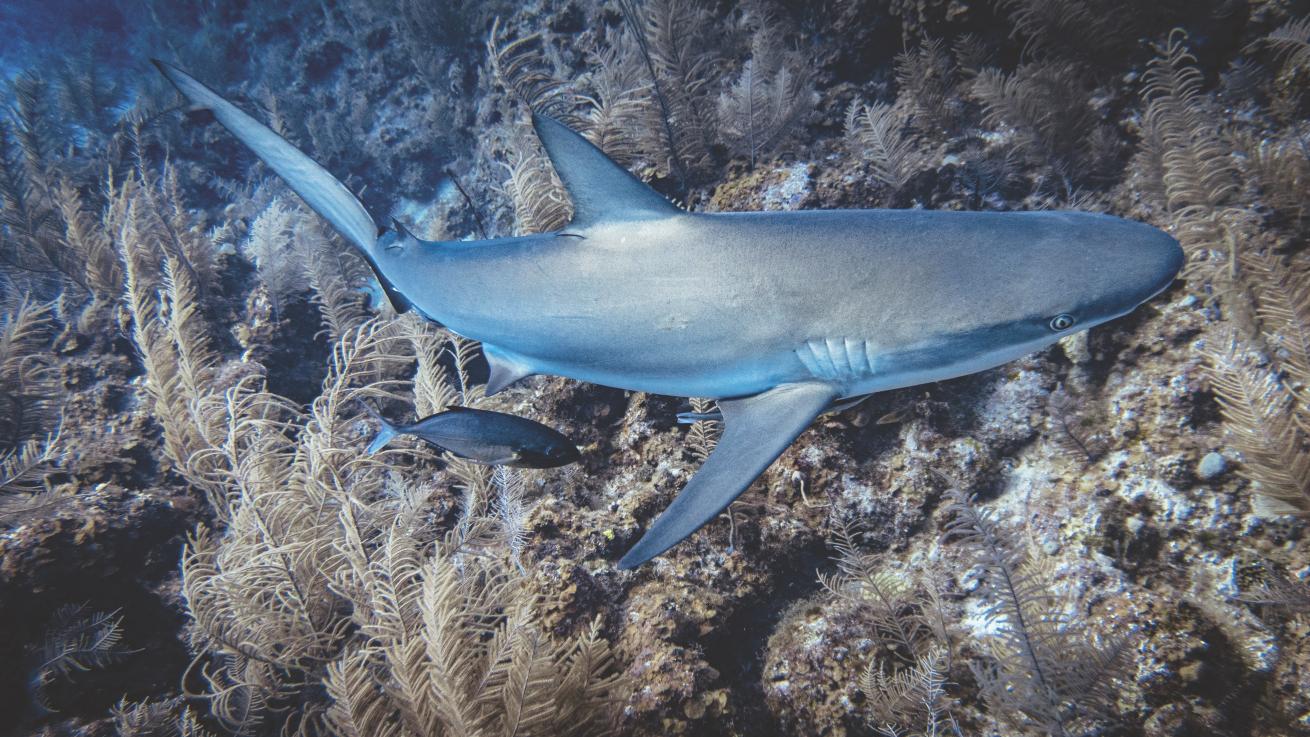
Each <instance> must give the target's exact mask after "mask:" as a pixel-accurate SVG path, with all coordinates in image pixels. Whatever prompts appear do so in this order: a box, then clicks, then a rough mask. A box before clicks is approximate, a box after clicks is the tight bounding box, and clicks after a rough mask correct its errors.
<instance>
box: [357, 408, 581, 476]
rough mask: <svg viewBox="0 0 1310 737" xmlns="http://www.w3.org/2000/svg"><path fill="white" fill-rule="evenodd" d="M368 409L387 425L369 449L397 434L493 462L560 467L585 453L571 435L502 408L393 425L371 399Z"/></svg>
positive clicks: (456, 412)
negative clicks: (510, 413) (371, 405)
mask: <svg viewBox="0 0 1310 737" xmlns="http://www.w3.org/2000/svg"><path fill="white" fill-rule="evenodd" d="M364 409H366V410H368V413H369V414H370V415H371V416H372V417H373V419H375V420H377V421H378V423H380V424H381V425H382V429H381V430H380V431H379V432H378V436H377V437H376V438H374V439H373V442H372V443H370V444H369V446H368V452H369V453H370V454H372V453H376V452H378V451H379V450H381V449H382V447H383V446H385V445H386V444H387V443H389V442H391V439H392V438H394V437H396V436H397V435H413V436H415V437H418V438H421V439H423V440H424V441H426V442H428V443H431V444H432V445H435V446H437V447H438V448H441V449H442V450H447V451H450V452H451V453H454V454H455V455H457V456H459V457H460V458H467V459H469V460H470V461H475V462H477V463H485V464H487V465H489V466H517V467H519V468H555V467H557V466H567V465H568V464H570V463H576V462H577V460H578V459H579V458H580V457H581V454H580V453H579V452H578V449H577V447H576V446H575V445H573V443H572V442H570V441H569V439H568V438H567V437H565V436H563V435H561V434H560V433H558V432H556V431H554V430H552V429H550V428H549V427H546V426H545V425H543V424H541V423H540V422H533V421H532V420H528V419H525V418H522V417H518V416H515V415H507V414H505V413H503V412H490V411H488V410H483V409H469V408H468V407H451V408H450V409H448V410H446V411H445V412H441V413H439V414H435V415H432V416H431V417H424V418H423V419H421V420H419V421H418V422H415V423H413V424H412V425H393V424H391V423H390V422H388V421H387V419H386V418H385V417H383V416H382V415H380V414H378V413H377V411H376V410H374V409H373V408H372V407H370V406H368V405H364Z"/></svg>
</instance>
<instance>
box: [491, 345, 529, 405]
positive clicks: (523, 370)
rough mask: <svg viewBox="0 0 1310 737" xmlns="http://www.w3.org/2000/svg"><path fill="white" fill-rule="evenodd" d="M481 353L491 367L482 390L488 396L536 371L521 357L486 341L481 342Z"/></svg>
mask: <svg viewBox="0 0 1310 737" xmlns="http://www.w3.org/2000/svg"><path fill="white" fill-rule="evenodd" d="M482 355H484V356H486V357H487V365H488V366H490V367H491V375H490V376H488V377H487V386H486V389H485V390H484V393H485V394H486V396H488V397H490V396H493V395H495V394H499V393H500V392H502V391H504V389H505V388H506V387H508V386H509V385H510V384H513V383H514V382H516V381H518V380H519V379H526V378H527V377H529V376H532V375H533V374H535V373H537V371H536V369H534V368H532V366H529V365H528V363H527V362H526V361H524V360H523V359H520V358H517V357H515V356H512V355H510V354H508V353H505V352H504V351H502V350H500V349H499V348H496V347H495V346H489V345H487V344H486V343H483V344H482Z"/></svg>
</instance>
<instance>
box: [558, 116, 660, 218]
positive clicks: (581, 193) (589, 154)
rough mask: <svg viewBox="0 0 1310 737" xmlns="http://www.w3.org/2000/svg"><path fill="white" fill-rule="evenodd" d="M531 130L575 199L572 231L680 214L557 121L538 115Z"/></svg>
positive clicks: (642, 183) (643, 184) (638, 180)
mask: <svg viewBox="0 0 1310 737" xmlns="http://www.w3.org/2000/svg"><path fill="white" fill-rule="evenodd" d="M532 126H533V127H534V128H536V130H537V136H538V137H539V138H541V143H542V145H543V146H545V147H546V154H547V155H548V156H550V161H551V163H552V164H554V165H555V171H556V172H557V173H558V174H559V178H560V180H561V181H562V182H564V187H565V188H566V189H568V191H569V197H570V198H571V199H572V200H573V222H572V225H573V227H585V226H588V225H594V224H596V223H601V222H615V221H622V220H646V219H650V218H660V217H668V216H669V215H676V214H678V213H679V212H681V210H679V209H678V208H677V207H676V206H674V204H673V203H672V202H669V201H668V200H666V199H665V198H664V196H663V195H661V194H660V193H659V192H656V191H655V190H653V189H651V188H650V187H648V186H646V184H645V183H644V182H642V181H641V180H640V179H638V178H636V177H634V176H633V175H632V174H630V173H628V171H627V170H626V169H624V168H623V167H621V166H619V165H618V164H615V163H614V162H613V161H611V160H610V158H609V157H608V156H606V155H605V154H604V153H603V152H602V151H601V150H600V149H598V148H596V147H595V146H594V145H592V143H591V142H590V141H588V140H587V139H585V138H583V137H582V136H580V135H578V134H577V133H575V132H574V131H573V130H572V129H571V128H569V127H568V126H566V125H564V124H563V123H561V122H559V121H558V120H555V119H554V118H549V117H546V116H545V115H541V114H540V113H535V114H533V116H532Z"/></svg>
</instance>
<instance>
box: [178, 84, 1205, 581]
mask: <svg viewBox="0 0 1310 737" xmlns="http://www.w3.org/2000/svg"><path fill="white" fill-rule="evenodd" d="M159 66H160V69H161V71H163V73H164V74H165V76H167V77H168V78H169V79H170V80H172V81H173V83H174V84H175V85H176V86H177V87H178V89H179V90H181V92H182V94H183V95H184V96H186V97H187V98H189V99H190V100H191V102H192V103H193V104H195V105H198V106H202V107H206V108H209V109H211V110H213V111H214V114H215V116H216V117H217V118H218V120H219V122H220V123H222V124H223V125H224V126H226V127H227V128H228V129H229V130H230V131H231V132H232V133H233V134H234V135H235V136H236V137H237V138H239V139H240V140H241V141H242V142H244V143H245V144H246V145H247V146H249V147H250V148H251V149H252V150H253V151H254V152H255V154H256V155H258V156H259V157H260V158H261V159H263V160H264V161H265V162H267V163H269V165H270V167H271V168H273V169H274V171H276V172H277V173H278V174H280V175H281V176H282V177H283V178H284V179H286V180H287V182H288V183H289V184H290V185H291V187H292V188H293V189H295V190H296V191H297V192H298V193H300V194H301V196H302V197H304V199H305V200H306V202H307V203H308V204H309V205H310V206H311V207H313V208H314V209H315V210H316V211H318V212H319V213H320V214H321V215H323V216H324V217H325V218H326V219H328V220H329V221H330V222H331V223H332V224H333V225H334V226H336V228H337V229H338V230H339V231H340V232H341V233H342V234H343V235H345V236H346V237H347V238H348V239H349V240H351V242H352V243H354V244H355V246H356V247H357V248H359V249H360V251H361V253H363V254H364V256H365V257H366V258H367V259H368V260H369V262H370V263H371V264H372V265H373V267H374V268H375V270H376V271H377V273H378V276H379V279H380V281H381V282H382V283H383V285H384V287H385V288H386V289H387V291H388V294H390V295H392V298H393V300H395V301H396V303H397V305H398V306H399V307H409V308H412V309H415V310H417V311H418V312H419V313H420V314H422V315H424V316H425V317H427V318H429V319H431V320H435V321H439V322H440V323H442V324H444V325H446V326H447V327H448V328H450V329H451V330H453V331H455V332H457V333H459V334H460V335H463V336H466V337H469V338H474V339H477V340H480V341H482V343H483V350H484V352H485V354H486V355H487V358H488V360H489V362H490V363H491V366H492V376H491V380H490V381H489V383H488V386H487V392H488V393H489V394H491V393H494V392H497V391H499V390H501V389H503V388H505V386H507V385H509V384H510V383H512V382H514V381H516V380H517V379H520V378H522V377H524V376H529V375H532V374H555V375H560V376H565V377H569V378H572V379H577V380H581V381H589V382H594V383H597V384H603V385H606V386H612V387H618V388H621V389H630V390H637V391H646V392H653V393H658V394H668V395H675V396H695V397H711V398H716V399H718V400H719V407H720V409H721V410H722V413H723V419H724V423H725V429H724V433H723V436H722V438H721V439H720V440H719V443H718V446H717V448H716V449H715V451H714V453H713V454H711V456H710V458H709V459H708V460H707V461H706V462H705V464H704V465H703V466H702V467H701V469H700V471H699V472H698V473H697V474H696V475H695V476H694V477H693V478H692V479H691V481H689V482H688V484H687V486H686V487H685V488H684V489H683V491H682V492H681V493H680V494H679V495H678V496H677V498H676V499H674V501H673V503H672V504H670V505H669V507H668V509H666V510H665V511H664V513H663V514H662V515H660V517H659V518H658V519H656V520H655V522H654V523H653V524H652V525H651V527H650V529H649V530H648V531H647V532H646V534H645V535H644V536H643V537H642V538H641V540H639V541H638V542H637V544H636V545H635V546H634V547H633V548H632V549H631V550H629V551H628V552H627V554H626V555H624V557H623V559H622V560H621V561H620V562H619V565H620V567H622V568H632V567H634V566H637V565H640V564H641V563H644V562H646V561H648V560H650V559H651V558H653V557H655V556H657V555H659V554H660V553H662V552H664V551H665V550H667V549H669V548H670V547H672V546H673V545H675V544H676V543H678V542H679V541H681V540H682V539H684V538H686V537H687V536H688V535H690V534H691V533H693V532H695V531H696V530H697V529H699V528H700V527H701V526H702V525H704V524H705V523H706V522H708V521H709V520H711V519H713V518H714V517H715V516H716V515H717V514H718V513H719V512H721V511H722V510H723V509H724V508H725V507H726V506H727V505H728V504H729V503H731V502H732V500H733V499H735V498H736V497H737V496H738V495H739V494H741V493H742V492H743V491H745V490H746V488H747V487H748V486H749V485H750V484H751V482H752V481H754V480H755V478H756V477H757V476H758V475H759V474H761V473H762V472H763V471H764V470H765V469H766V468H767V467H768V466H769V464H771V463H772V462H773V461H774V459H775V458H777V456H778V455H780V454H781V453H782V451H784V450H785V449H786V448H787V446H788V445H790V444H791V442H792V441H793V440H794V439H795V438H796V436H797V435H799V434H800V433H801V432H802V431H803V430H804V429H805V428H806V427H808V426H809V424H810V422H811V421H812V420H813V419H814V417H816V416H817V415H818V414H820V413H822V412H824V411H825V410H827V409H828V408H830V407H831V406H832V405H833V404H834V403H836V402H840V401H842V400H847V399H851V398H856V397H860V396H863V395H866V394H869V393H872V392H878V391H885V390H888V389H896V388H899V387H905V386H912V385H915V384H922V383H926V382H932V381H940V380H943V379H950V378H953V377H957V376H962V375H965V374H970V373H974V372H977V371H982V370H984V369H988V368H992V367H994V366H998V365H1000V364H1003V363H1005V362H1007V361H1010V360H1012V359H1015V358H1018V357H1020V356H1023V355H1025V354H1028V353H1031V352H1033V351H1036V350H1039V349H1041V348H1043V347H1045V346H1048V345H1050V344H1052V343H1054V342H1055V341H1056V340H1058V339H1059V338H1061V337H1063V336H1065V335H1069V334H1071V333H1075V332H1078V331H1080V330H1085V329H1087V328H1090V327H1092V326H1095V325H1099V324H1101V323H1103V322H1106V321H1108V320H1113V319H1114V318H1116V317H1120V316H1122V315H1125V314H1127V313H1129V312H1131V311H1132V310H1133V309H1135V308H1136V307H1137V306H1138V305H1140V304H1141V303H1143V302H1145V301H1146V300H1148V299H1150V298H1151V297H1152V296H1154V295H1155V294H1157V293H1159V292H1160V291H1162V290H1164V289H1165V288H1166V287H1168V286H1169V284H1170V283H1172V281H1173V279H1174V276H1175V274H1177V272H1178V270H1179V268H1180V267H1181V266H1182V263H1183V253H1182V249H1181V248H1179V246H1178V244H1177V242H1176V241H1175V240H1174V239H1173V238H1171V237H1170V236H1169V235H1168V234H1166V233H1164V232H1163V231H1160V230H1158V229H1156V228H1153V227H1150V226H1147V225H1144V224H1140V223H1136V222H1132V221H1128V220H1124V219H1121V218H1117V217H1111V216H1108V215H1097V214H1088V213H1075V212H1025V213H991V212H950V211H924V210H820V211H803V212H760V213H733V214H693V213H688V212H684V211H682V210H679V209H677V208H675V207H674V206H672V205H671V204H669V203H668V202H667V201H666V200H665V199H664V198H663V197H661V196H660V195H659V194H658V193H656V192H654V191H653V190H651V189H650V188H649V187H647V186H646V185H645V184H643V183H642V182H641V181H640V180H638V179H636V178H635V177H633V176H632V175H631V174H629V173H628V172H626V171H624V170H623V169H622V168H621V167H619V166H617V165H616V164H614V163H613V162H612V161H610V160H609V159H608V158H606V157H605V155H604V154H603V153H601V152H600V151H599V150H598V149H596V148H595V147H594V146H592V145H591V144H590V143H589V142H587V141H586V140H585V139H584V138H582V137H581V136H579V135H577V134H576V133H574V132H573V131H571V130H570V129H568V128H567V127H566V126H564V125H563V124H561V123H559V122H557V121H555V120H552V119H550V118H546V117H543V116H540V115H537V116H534V118H533V122H534V125H535V127H536V130H537V133H538V135H539V136H540V138H541V140H542V143H543V144H544V146H545V148H546V151H547V153H548V154H549V155H550V158H551V160H552V162H553V163H554V164H555V167H556V170H557V172H558V173H559V175H560V178H561V180H562V181H563V182H564V184H565V186H566V187H567V189H568V191H569V194H570V196H571V197H572V199H573V202H574V209H575V216H574V219H573V222H572V223H570V224H569V226H568V227H566V228H565V229H564V230H562V231H559V232H555V233H543V234H539V235H530V236H523V237H514V238H497V239H491V240H483V241H474V242H426V241H420V240H418V239H416V238H414V237H413V236H412V235H410V234H408V233H406V232H404V231H403V230H400V229H398V230H393V231H387V232H385V233H383V234H381V235H380V236H379V235H377V230H376V228H374V227H373V225H372V219H371V218H369V216H368V214H367V212H366V211H365V210H364V208H363V206H362V205H360V203H359V202H358V200H356V199H355V198H354V196H353V195H350V193H349V192H348V191H347V190H346V189H345V187H344V186H342V185H341V184H340V183H339V182H337V181H336V180H335V179H334V178H332V177H331V175H330V174H328V173H327V172H326V171H324V170H323V169H322V168H321V167H319V166H318V165H317V164H314V163H313V162H312V161H310V160H309V159H308V157H305V156H304V154H301V153H300V152H299V151H297V150H296V149H294V148H293V147H292V146H291V145H290V144H289V143H287V142H286V141H283V140H282V139H280V138H277V136H276V135H275V134H273V133H272V131H269V130H268V129H267V128H265V127H264V126H263V125H261V124H260V123H258V122H257V121H255V120H254V119H253V118H250V116H248V115H246V114H245V113H243V112H241V111H240V110H238V109H237V108H236V107H234V106H232V105H231V104H230V103H228V102H226V101H225V100H223V99H222V98H221V97H219V96H218V95H217V94H215V93H214V92H212V91H211V90H209V89H208V88H206V87H204V86H203V85H202V84H200V83H199V82H197V81H196V80H194V79H192V78H191V77H189V76H187V75H186V74H185V73H183V72H181V71H179V70H177V69H175V68H172V67H169V66H167V65H163V64H160V65H159ZM270 137H271V138H270Z"/></svg>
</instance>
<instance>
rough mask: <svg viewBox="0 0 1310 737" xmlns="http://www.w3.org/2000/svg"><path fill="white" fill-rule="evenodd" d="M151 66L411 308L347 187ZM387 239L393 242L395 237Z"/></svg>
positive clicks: (190, 81) (186, 82) (229, 109)
mask: <svg viewBox="0 0 1310 737" xmlns="http://www.w3.org/2000/svg"><path fill="white" fill-rule="evenodd" d="M151 62H153V63H154V65H155V66H156V67H157V68H158V69H159V71H160V73H162V74H163V75H164V77H166V78H167V79H168V81H169V82H172V83H173V86H174V87H176V88H177V91H178V92H180V93H182V96H183V97H185V98H186V99H187V101H189V102H190V103H191V104H192V105H194V106H196V107H197V108H201V109H204V110H208V111H210V112H212V113H213V114H214V117H215V118H217V119H218V122H219V123H221V124H222V125H223V127H224V128H227V129H228V131H230V132H231V133H232V135H234V136H236V138H237V140H239V141H241V142H242V143H244V144H245V145H246V147H247V148H249V149H250V150H251V152H253V153H254V154H255V155H256V156H258V157H259V159H260V161H263V162H264V163H265V164H268V167H269V168H270V169H272V170H273V171H275V172H277V175H278V176H280V177H282V179H283V181H285V182H286V183H287V185H288V186H290V187H291V189H292V190H294V191H295V193H296V194H298V195H300V198H301V199H302V200H304V201H305V204H307V205H309V206H310V208H311V209H313V210H314V212H316V213H318V214H319V215H321V216H323V218H324V219H326V220H327V221H328V222H329V223H332V227H333V228H335V229H336V231H337V232H338V233H340V234H341V235H343V236H345V238H346V240H348V241H350V242H351V244H353V245H354V246H355V248H356V249H358V250H359V253H360V255H362V256H363V257H364V259H365V260H367V261H368V263H369V265H370V266H372V268H373V274H374V276H376V277H377V279H378V282H379V283H381V284H382V289H383V291H384V292H386V295H387V298H388V299H389V300H390V301H391V306H392V307H394V308H395V310H396V311H397V312H404V311H405V310H407V309H409V308H410V306H411V303H410V301H409V299H408V298H406V297H405V296H404V295H402V294H401V293H400V292H399V291H398V290H397V289H396V288H395V287H394V286H392V284H391V282H390V281H389V280H388V279H387V278H386V277H385V276H384V275H383V274H382V272H381V270H379V269H378V267H377V262H376V261H375V260H374V251H375V246H376V245H377V242H378V234H379V229H378V226H377V223H375V222H374V221H373V217H372V216H371V215H369V214H368V210H366V209H364V205H363V203H361V202H360V201H359V198H357V197H355V195H354V194H352V193H351V192H350V190H349V189H347V188H346V185H344V184H342V183H341V182H340V181H339V180H338V179H337V178H336V177H334V176H332V174H331V173H329V172H328V170H327V169H324V168H323V167H322V166H320V165H319V164H318V162H316V161H314V160H313V159H311V158H309V157H308V156H306V155H305V154H304V152H302V151H301V150H300V149H298V148H296V147H295V146H292V145H291V143H290V142H288V141H287V140H286V139H285V138H283V137H282V136H279V135H278V134H276V133H274V132H273V131H272V129H270V128H269V127H268V126H266V125H264V124H263V123H261V122H259V121H258V120H255V119H254V118H252V117H250V116H249V115H247V114H246V113H245V112H244V111H242V110H241V109H240V108H238V107H237V106H236V105H233V104H232V103H230V102H228V101H227V100H225V99H223V97H222V96H221V95H219V94H218V93H217V92H215V91H213V90H211V89H210V88H209V87H207V86H205V85H204V84H203V83H202V82H200V81H199V80H197V79H196V78H195V77H192V76H191V75H190V74H187V73H186V72H184V71H182V70H181V69H178V68H177V67H175V66H173V65H171V64H166V63H164V62H162V61H159V60H158V59H151ZM389 237H394V234H392V236H389Z"/></svg>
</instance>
